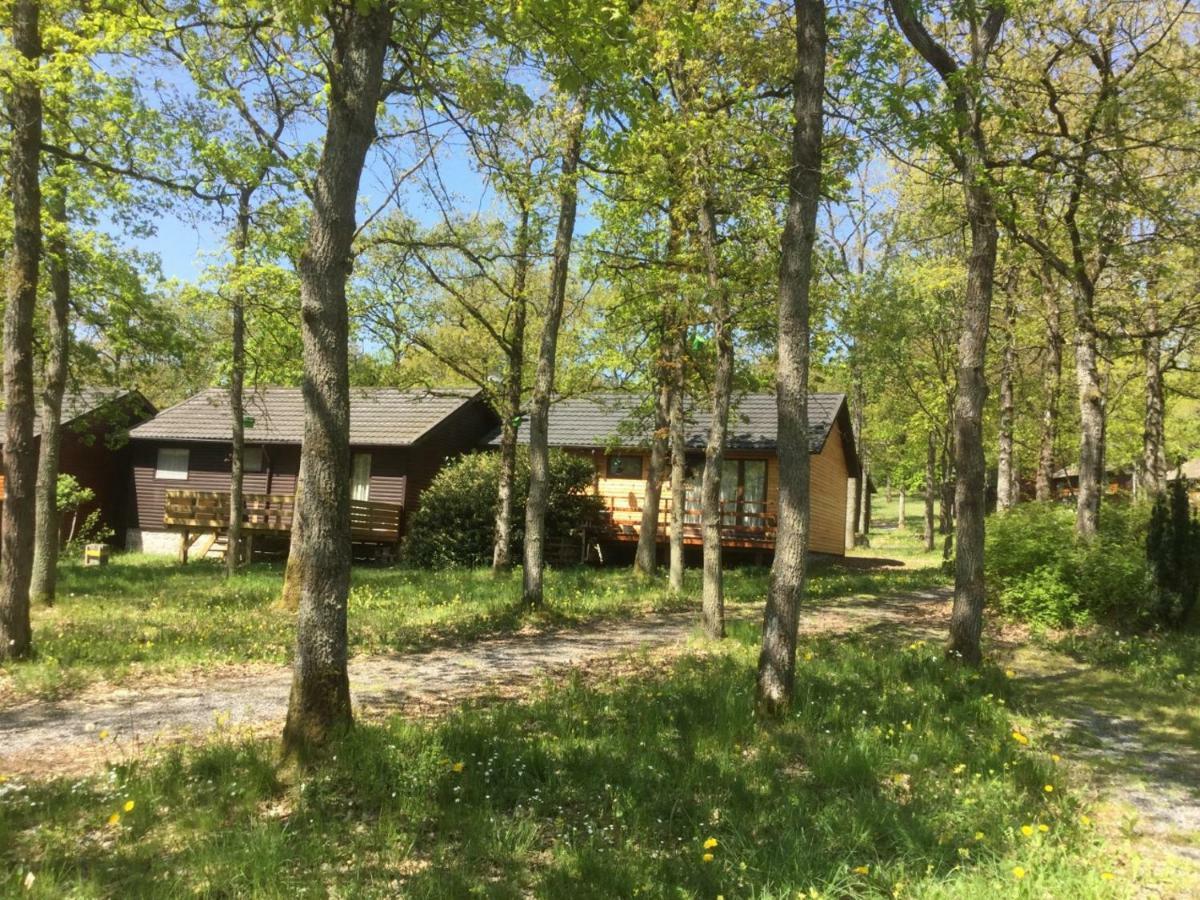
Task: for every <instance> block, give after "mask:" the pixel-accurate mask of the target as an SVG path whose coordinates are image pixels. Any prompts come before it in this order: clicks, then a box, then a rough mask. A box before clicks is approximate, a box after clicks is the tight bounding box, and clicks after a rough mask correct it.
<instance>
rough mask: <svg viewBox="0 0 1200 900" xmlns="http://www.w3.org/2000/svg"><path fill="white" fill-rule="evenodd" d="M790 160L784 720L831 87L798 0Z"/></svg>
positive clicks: (776, 609) (799, 586)
mask: <svg viewBox="0 0 1200 900" xmlns="http://www.w3.org/2000/svg"><path fill="white" fill-rule="evenodd" d="M795 11H796V68H795V79H794V81H793V91H794V98H793V106H792V109H793V116H794V119H795V121H794V123H793V127H792V159H791V169H790V171H789V174H788V211H787V219H786V221H785V223H784V228H783V237H782V246H781V248H780V261H779V312H778V317H779V359H778V363H777V366H776V394H775V396H776V404H777V406H778V417H779V523H778V527H777V530H776V533H775V560H774V562H773V563H772V565H771V584H770V588H769V590H768V592H767V604H766V610H765V611H764V614H763V641H762V652H761V653H760V654H759V657H758V702H759V706H760V707H762V708H763V709H764V710H767V711H769V712H772V713H779V712H781V711H783V710H784V709H786V708H787V707H788V706H789V705H790V704H791V702H792V697H793V693H794V687H795V674H796V632H797V627H798V625H799V621H800V604H801V602H802V601H803V599H804V579H805V575H806V564H807V560H808V543H809V474H810V473H809V444H808V369H809V287H810V284H811V282H812V251H813V241H814V239H815V237H816V220H817V203H818V201H819V200H820V192H821V138H822V132H823V128H824V121H823V117H822V100H823V95H824V89H825V88H824V86H825V4H824V2H823V0H796V3H795Z"/></svg>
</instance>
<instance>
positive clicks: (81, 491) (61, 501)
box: [54, 472, 96, 513]
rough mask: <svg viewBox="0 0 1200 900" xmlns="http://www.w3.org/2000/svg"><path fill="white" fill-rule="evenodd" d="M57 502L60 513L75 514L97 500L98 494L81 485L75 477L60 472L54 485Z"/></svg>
mask: <svg viewBox="0 0 1200 900" xmlns="http://www.w3.org/2000/svg"><path fill="white" fill-rule="evenodd" d="M54 490H55V502H56V505H57V506H58V511H59V512H60V513H73V512H75V510H77V509H79V507H81V506H83V504H85V503H91V502H92V501H93V500H95V499H96V492H95V491H93V490H92V489H91V488H89V487H85V486H84V485H82V484H80V483H79V479H77V478H76V477H75V476H74V475H70V474H68V473H66V472H60V473H59V475H58V481H57V482H55V485H54Z"/></svg>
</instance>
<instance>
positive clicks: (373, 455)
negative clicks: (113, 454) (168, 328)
mask: <svg viewBox="0 0 1200 900" xmlns="http://www.w3.org/2000/svg"><path fill="white" fill-rule="evenodd" d="M245 410H246V416H245V426H246V427H245V434H246V450H245V457H244V460H243V462H244V468H245V478H244V490H245V492H246V518H245V520H244V523H243V527H244V528H245V529H246V531H247V533H248V534H252V535H258V536H261V537H264V538H265V537H274V538H277V539H279V540H281V541H282V542H284V543H286V539H287V535H288V533H289V532H290V530H291V517H292V510H293V506H294V500H295V492H296V477H297V475H298V473H299V470H300V443H301V439H302V437H303V434H304V400H303V397H302V396H301V392H300V389H299V388H262V389H259V390H257V391H253V392H250V393H248V394H247V396H246V401H245ZM495 425H496V418H495V415H494V414H493V413H492V412H491V411H490V410H489V409H488V407H487V405H486V404H485V403H484V402H483V400H482V399H481V398H480V396H479V394H478V393H477V392H466V391H454V390H445V391H436V390H421V391H402V390H398V389H396V388H354V389H352V391H351V395H350V445H351V480H352V483H351V498H352V501H351V517H352V520H353V521H352V524H353V528H354V535H353V537H354V540H355V541H356V543H359V544H364V545H368V544H369V545H376V546H378V547H380V548H383V549H385V550H386V551H387V552H388V553H390V552H391V551H392V550H394V549H395V545H396V543H397V542H398V541H399V539H400V537H401V536H402V535H403V533H404V527H405V522H406V520H407V517H408V515H409V514H410V513H411V512H412V511H413V510H414V509H416V507H417V506H418V504H419V503H420V498H421V494H422V492H423V491H424V490H425V488H426V487H428V486H429V483H430V482H431V481H432V480H433V477H434V475H436V474H437V472H438V470H439V469H441V467H442V466H443V465H444V464H445V462H446V461H447V460H448V459H451V458H453V457H454V456H457V455H458V454H460V453H463V452H464V451H466V450H469V449H471V448H473V447H476V446H478V443H479V441H480V439H481V437H482V436H483V435H485V434H487V433H488V432H489V431H491V430H492V429H493V428H495ZM131 438H132V442H133V465H132V469H131V473H130V476H129V493H130V497H131V512H132V515H131V517H130V521H129V525H128V542H129V546H130V547H131V548H136V549H141V550H144V551H146V552H151V553H173V554H174V553H181V554H182V553H183V551H184V549H186V548H188V547H190V546H191V545H192V542H193V541H196V539H197V538H199V539H200V540H202V541H204V542H205V543H203V544H201V545H200V546H199V547H197V548H193V552H195V553H209V552H212V550H213V548H214V546H215V547H216V548H217V550H216V552H218V553H219V552H221V549H220V548H221V544H220V541H221V540H222V532H223V531H224V529H225V527H226V525H227V523H228V510H229V506H228V502H229V500H228V498H229V488H230V469H231V465H230V459H231V452H232V425H231V421H230V412H229V394H228V392H227V391H225V390H223V389H218V388H213V389H210V390H207V391H203V392H201V393H199V394H197V395H195V396H194V397H190V398H188V399H187V400H185V401H184V402H183V403H180V404H179V405H177V406H173V407H171V408H170V409H167V410H164V411H163V412H162V413H160V414H159V415H158V416H156V417H155V418H154V419H152V420H151V421H149V422H147V423H145V424H144V425H142V426H140V427H139V428H136V429H134V430H133V432H132V433H131ZM181 535H182V538H183V539H182V540H181ZM264 543H265V542H264Z"/></svg>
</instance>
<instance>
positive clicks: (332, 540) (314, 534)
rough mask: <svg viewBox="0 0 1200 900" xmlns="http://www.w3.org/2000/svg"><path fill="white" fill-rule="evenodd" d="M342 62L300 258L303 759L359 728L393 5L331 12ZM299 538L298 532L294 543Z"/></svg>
mask: <svg viewBox="0 0 1200 900" xmlns="http://www.w3.org/2000/svg"><path fill="white" fill-rule="evenodd" d="M328 15H329V25H330V38H331V43H332V60H331V62H330V66H329V70H328V71H329V79H330V90H329V101H328V103H329V105H328V121H327V124H326V131H325V140H324V145H323V147H322V149H321V156H320V159H319V161H318V163H317V171H316V178H315V183H314V189H313V206H312V213H311V218H310V220H309V231H308V240H307V242H306V244H305V247H304V251H303V252H302V253H301V256H300V261H299V266H298V268H299V274H300V322H301V334H302V337H303V341H304V444H303V448H302V450H301V453H300V476H299V477H300V479H301V480H302V482H303V485H304V489H303V490H302V491H301V492H300V493H299V497H298V498H297V499H298V504H299V510H298V513H299V515H300V517H301V519H302V521H303V523H304V526H303V528H302V529H301V532H300V534H299V536H298V538H299V544H300V546H299V547H298V548H296V555H297V557H298V565H299V572H300V611H299V616H298V621H297V627H296V656H295V662H294V663H293V667H292V691H291V697H290V698H289V701H288V714H287V724H286V725H285V726H284V731H283V740H284V746H285V748H286V749H287V750H288V751H289V752H293V753H299V754H301V755H303V754H304V753H305V752H306V751H308V750H309V749H310V748H314V747H318V746H320V745H322V744H324V743H326V742H327V741H328V740H329V739H330V738H331V737H332V736H333V735H334V734H335V733H337V732H338V731H339V730H342V729H345V728H347V727H349V726H350V724H351V721H352V714H351V708H350V681H349V677H348V673H347V670H346V662H347V635H346V601H347V597H348V595H349V591H350V372H349V358H348V349H349V348H348V344H349V337H350V331H349V311H348V309H347V305H346V281H347V279H348V278H349V276H350V269H351V266H352V261H353V255H352V245H353V241H354V234H355V228H356V225H355V207H356V205H357V201H358V186H359V180H360V179H361V177H362V170H363V165H364V162H365V160H366V155H367V151H368V150H369V149H370V146H371V144H372V142H373V141H374V139H375V116H376V110H377V108H378V106H379V103H380V101H381V99H382V96H383V67H384V59H385V57H386V55H387V47H388V42H389V39H390V37H391V31H392V8H391V6H390V5H389V4H382V3H381V4H376V5H373V6H370V7H364V6H361V5H353V4H347V5H345V6H338V7H336V8H334V9H333V10H331V11H330V12H329V14H328ZM296 539H297V536H296V535H293V541H295V540H296Z"/></svg>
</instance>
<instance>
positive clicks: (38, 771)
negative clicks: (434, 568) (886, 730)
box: [0, 590, 948, 775]
mask: <svg viewBox="0 0 1200 900" xmlns="http://www.w3.org/2000/svg"><path fill="white" fill-rule="evenodd" d="M947 597H948V594H947V593H946V592H945V591H941V590H939V591H930V592H925V593H913V594H906V595H903V596H893V597H887V598H880V599H874V600H856V599H846V600H839V601H833V602H830V603H826V604H822V605H820V606H813V607H809V608H808V609H807V610H806V612H805V615H804V619H803V621H804V625H803V630H805V631H806V632H809V633H815V632H830V631H832V632H838V631H849V630H854V629H858V628H865V627H870V626H876V625H880V624H887V623H895V624H896V625H901V624H905V625H907V626H910V627H918V628H919V627H923V626H932V625H937V624H939V623H940V622H941V620H942V619H944V616H945V614H946V610H947ZM759 614H760V613H759V612H758V610H757V609H753V608H750V607H746V608H743V609H741V610H738V609H736V608H735V609H734V610H732V616H733V617H737V616H743V617H747V618H749V617H757V616H758V615H759ZM695 632H696V614H695V613H694V612H683V613H666V614H655V615H647V616H642V617H639V618H637V619H634V620H629V621H622V622H609V623H603V624H597V625H594V626H590V627H585V628H579V629H571V630H561V631H549V632H541V633H533V634H516V635H512V636H506V637H497V638H490V639H486V640H481V641H478V642H475V643H472V644H468V645H466V646H462V647H454V648H443V649H437V650H431V651H428V652H424V653H404V654H393V655H383V656H364V657H357V658H355V659H352V660H351V662H350V688H351V692H352V695H353V697H354V701H355V704H356V707H357V710H358V714H359V715H360V716H364V717H368V718H370V717H375V716H380V715H384V714H386V713H390V712H395V711H405V712H411V713H414V714H421V713H424V712H428V711H429V710H430V709H431V708H432V709H437V708H441V707H444V706H446V705H449V704H453V703H455V702H458V701H461V700H463V699H465V698H467V697H470V696H473V695H477V694H480V693H483V692H493V691H497V690H501V691H519V690H521V689H523V688H524V687H526V686H528V685H529V684H530V683H531V682H533V681H535V680H537V679H539V678H542V677H545V676H546V675H547V674H549V673H553V672H556V671H562V670H567V669H570V668H572V667H576V666H581V665H586V664H588V663H591V662H594V661H596V660H600V659H604V658H609V657H613V656H618V655H621V654H627V653H630V652H636V651H639V650H641V649H655V648H665V647H679V646H682V645H683V644H685V643H686V642H687V640H688V639H689V638H690V637H691V636H692V635H693V634H694V633H695ZM290 685H291V670H290V668H288V667H284V666H261V667H254V668H253V669H252V670H251V671H250V672H249V673H242V674H238V675H236V676H229V675H225V676H220V675H218V676H212V677H207V678H197V679H192V680H190V681H187V682H179V683H170V684H165V685H155V686H150V687H137V688H113V687H112V686H108V687H107V688H105V687H103V686H97V687H95V688H92V689H89V690H87V691H85V692H84V693H83V694H81V695H78V696H75V697H72V698H71V699H69V700H64V701H59V702H46V701H31V702H28V703H25V704H22V705H20V706H15V707H11V708H8V709H0V773H14V774H15V773H22V774H30V775H48V774H75V773H81V772H86V771H88V770H93V769H95V768H97V767H99V766H102V765H103V764H104V763H106V762H113V761H118V760H121V759H127V758H131V757H133V756H137V755H139V754H141V753H143V752H145V751H146V750H147V749H149V748H152V747H154V746H157V745H162V744H165V743H170V742H173V741H178V740H181V739H182V740H187V739H195V738H197V737H198V736H201V735H209V734H211V732H213V731H214V730H229V729H234V730H240V729H249V730H251V731H256V732H258V731H261V732H271V731H278V729H279V727H280V723H281V721H282V718H283V715H284V713H285V712H286V709H287V697H288V690H289V688H290Z"/></svg>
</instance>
